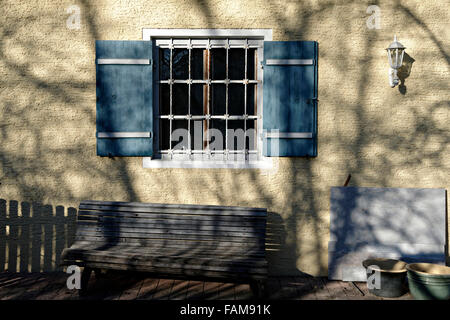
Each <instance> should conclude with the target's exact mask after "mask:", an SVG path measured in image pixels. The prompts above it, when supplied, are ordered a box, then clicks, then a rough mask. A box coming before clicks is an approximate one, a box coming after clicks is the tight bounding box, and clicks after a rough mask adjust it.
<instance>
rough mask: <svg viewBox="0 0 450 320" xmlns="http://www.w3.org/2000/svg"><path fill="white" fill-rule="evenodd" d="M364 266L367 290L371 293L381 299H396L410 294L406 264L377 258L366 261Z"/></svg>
mask: <svg viewBox="0 0 450 320" xmlns="http://www.w3.org/2000/svg"><path fill="white" fill-rule="evenodd" d="M362 264H363V266H364V267H365V268H366V273H367V289H368V290H369V292H370V293H372V294H374V295H376V296H379V297H386V298H395V297H400V296H402V295H404V294H405V293H406V292H408V284H407V281H406V272H407V270H406V262H403V261H400V260H395V259H384V258H375V259H367V260H364V261H363V263H362ZM374 279H375V281H373V280H374ZM373 282H376V283H373Z"/></svg>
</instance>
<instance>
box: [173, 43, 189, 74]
mask: <svg viewBox="0 0 450 320" xmlns="http://www.w3.org/2000/svg"><path fill="white" fill-rule="evenodd" d="M172 63H173V65H172V74H173V78H174V79H178V80H187V79H189V50H188V49H173V61H172Z"/></svg>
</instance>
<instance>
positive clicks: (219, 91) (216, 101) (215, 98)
mask: <svg viewBox="0 0 450 320" xmlns="http://www.w3.org/2000/svg"><path fill="white" fill-rule="evenodd" d="M225 95H226V86H225V84H221V83H220V84H219V83H213V84H211V111H210V112H211V114H212V115H224V114H225V112H226V108H225Z"/></svg>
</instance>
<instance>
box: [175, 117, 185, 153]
mask: <svg viewBox="0 0 450 320" xmlns="http://www.w3.org/2000/svg"><path fill="white" fill-rule="evenodd" d="M188 136H189V131H188V121H187V120H172V149H174V150H186V149H188V146H189V144H188V140H189V138H188Z"/></svg>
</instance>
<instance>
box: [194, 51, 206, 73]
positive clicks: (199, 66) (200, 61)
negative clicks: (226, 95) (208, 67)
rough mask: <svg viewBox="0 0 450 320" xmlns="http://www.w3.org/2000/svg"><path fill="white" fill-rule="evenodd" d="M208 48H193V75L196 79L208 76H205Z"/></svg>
mask: <svg viewBox="0 0 450 320" xmlns="http://www.w3.org/2000/svg"><path fill="white" fill-rule="evenodd" d="M205 52H206V50H204V49H192V50H191V77H192V79H194V80H203V79H206V77H204V76H203V72H204V71H205V70H204V68H203V65H204V59H205V58H204V54H205Z"/></svg>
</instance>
